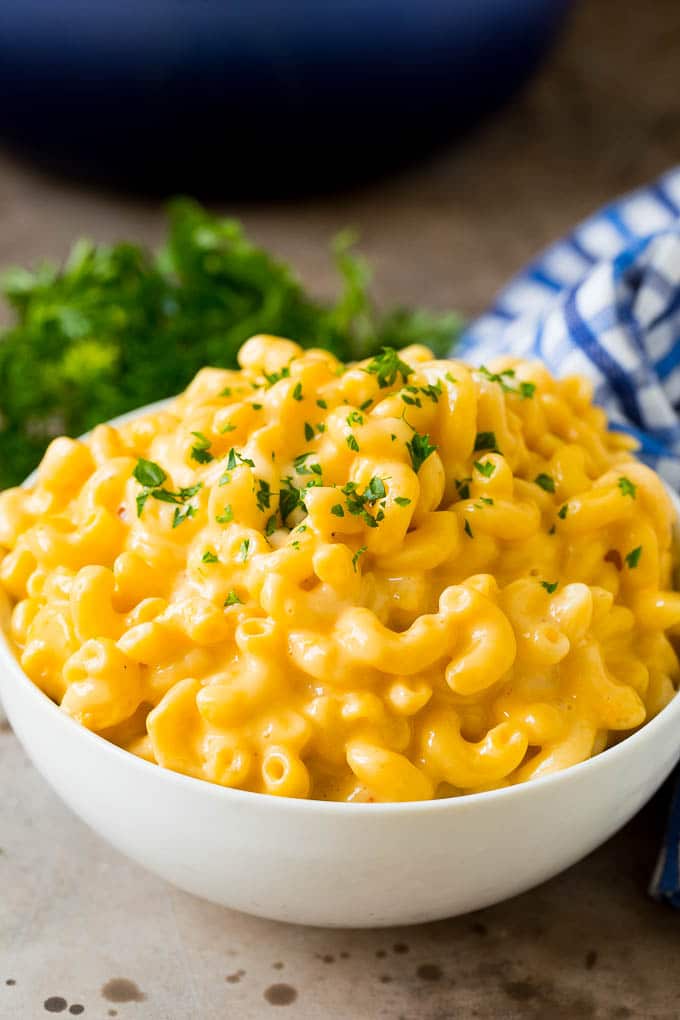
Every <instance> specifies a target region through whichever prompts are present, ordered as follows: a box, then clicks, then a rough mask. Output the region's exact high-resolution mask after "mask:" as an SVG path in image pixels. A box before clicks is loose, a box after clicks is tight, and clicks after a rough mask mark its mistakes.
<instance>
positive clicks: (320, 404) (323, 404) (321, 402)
mask: <svg viewBox="0 0 680 1020" xmlns="http://www.w3.org/2000/svg"><path fill="white" fill-rule="evenodd" d="M316 406H317V407H320V408H321V409H322V410H324V411H326V410H327V409H328V404H327V403H326V401H325V400H317V402H316Z"/></svg>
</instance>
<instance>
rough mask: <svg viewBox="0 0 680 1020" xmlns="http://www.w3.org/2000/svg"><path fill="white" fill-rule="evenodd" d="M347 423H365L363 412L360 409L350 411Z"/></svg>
mask: <svg viewBox="0 0 680 1020" xmlns="http://www.w3.org/2000/svg"><path fill="white" fill-rule="evenodd" d="M347 424H348V425H363V424H364V416H363V414H361V413H360V412H359V411H350V413H349V414H348V415H347Z"/></svg>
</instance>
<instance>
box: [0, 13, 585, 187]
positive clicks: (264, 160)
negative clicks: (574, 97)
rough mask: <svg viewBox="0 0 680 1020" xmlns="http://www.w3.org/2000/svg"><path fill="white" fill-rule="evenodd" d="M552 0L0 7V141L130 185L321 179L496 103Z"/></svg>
mask: <svg viewBox="0 0 680 1020" xmlns="http://www.w3.org/2000/svg"><path fill="white" fill-rule="evenodd" d="M569 6H570V0H137V2H134V3H133V2H132V0H0V137H2V138H4V139H5V141H6V142H8V143H10V144H12V145H13V146H15V147H18V148H19V149H22V150H24V151H25V152H27V153H29V154H31V155H32V156H34V157H38V158H39V159H41V160H42V161H45V162H48V163H50V164H52V165H53V166H56V167H58V168H60V169H62V170H65V171H67V172H70V173H71V172H77V173H80V174H84V175H87V176H89V177H92V178H95V179H98V180H104V181H109V182H116V183H123V184H126V185H128V186H130V187H134V188H136V189H139V188H142V189H149V188H151V189H152V190H153V191H155V192H159V191H160V192H168V191H173V190H175V189H177V188H182V189H184V190H198V191H206V190H208V189H210V190H214V189H215V188H217V189H219V190H221V191H222V192H224V193H233V192H234V191H235V190H239V191H243V190H244V189H246V190H249V191H252V192H254V193H263V192H267V193H274V192H285V191H290V190H291V188H294V189H296V190H301V189H309V188H310V187H321V188H326V187H331V186H337V185H341V184H347V183H350V182H353V181H357V180H360V179H362V178H365V177H366V176H368V175H369V174H372V173H374V172H375V171H378V170H384V169H387V168H391V167H393V166H395V165H397V164H402V163H404V162H406V161H409V160H411V159H413V158H414V157H418V156H420V155H421V154H422V153H423V152H424V151H426V150H428V149H430V148H431V147H432V146H433V145H435V144H437V143H440V142H442V141H445V140H447V139H450V138H451V137H452V136H454V135H456V134H457V133H459V132H460V131H462V130H464V129H465V128H466V127H468V126H469V125H470V124H471V123H473V122H475V121H476V120H478V119H479V117H480V116H481V115H482V114H484V113H485V112H487V111H488V110H489V109H491V108H493V107H494V106H497V105H498V104H499V103H500V102H501V101H502V100H504V99H505V98H507V97H508V96H509V95H510V94H511V93H512V92H513V91H514V90H515V89H516V88H517V87H518V85H519V84H521V82H522V81H523V80H524V79H525V78H526V77H527V76H528V75H529V74H530V73H531V71H532V70H533V69H534V68H535V66H536V64H537V62H538V60H539V58H540V56H541V54H542V53H543V52H544V50H545V48H546V47H547V46H548V45H549V43H550V42H551V41H552V39H553V38H554V36H555V33H556V30H557V28H558V27H559V25H560V24H561V22H562V20H563V16H564V14H565V12H566V10H567V8H568V7H569Z"/></svg>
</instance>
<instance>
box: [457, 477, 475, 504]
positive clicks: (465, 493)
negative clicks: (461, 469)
mask: <svg viewBox="0 0 680 1020" xmlns="http://www.w3.org/2000/svg"><path fill="white" fill-rule="evenodd" d="M471 481H472V479H471V478H456V489H457V490H458V498H459V499H469V498H470V482H471Z"/></svg>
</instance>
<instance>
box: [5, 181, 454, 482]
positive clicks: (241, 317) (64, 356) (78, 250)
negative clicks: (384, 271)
mask: <svg viewBox="0 0 680 1020" xmlns="http://www.w3.org/2000/svg"><path fill="white" fill-rule="evenodd" d="M169 219H170V224H169V236H168V239H167V243H166V245H165V246H164V247H163V249H162V250H161V251H160V252H159V253H158V254H153V253H151V252H149V251H147V250H145V249H144V248H141V247H139V246H137V245H133V244H130V243H121V244H116V245H113V246H108V245H94V244H92V243H91V242H89V241H79V242H77V243H76V244H75V246H74V248H73V250H72V252H71V254H70V256H69V258H68V260H67V261H66V263H65V264H64V265H63V267H61V268H57V267H55V266H51V265H45V266H42V267H41V268H39V269H38V270H37V271H35V272H29V271H28V270H26V269H12V270H9V271H8V272H6V273H5V274H4V276H3V277H2V279H1V280H0V286H1V288H2V291H3V293H4V295H5V297H6V298H7V300H8V301H9V303H10V305H11V306H12V308H13V310H14V312H15V316H16V322H15V325H14V326H12V327H11V328H10V329H8V330H7V331H6V332H5V333H4V335H2V336H0V488H2V487H5V486H8V485H12V484H16V483H17V482H19V481H20V480H21V479H22V478H23V477H25V475H26V474H27V473H28V472H29V471H30V470H31V469H32V468H33V467H34V466H35V465H36V463H37V462H38V460H39V459H40V457H41V455H42V453H43V451H44V449H45V447H46V445H47V443H48V442H49V441H50V439H51V438H53V437H54V436H55V435H58V434H61V433H66V434H69V435H78V434H80V433H81V432H84V431H86V430H87V429H89V428H91V427H92V426H93V425H95V424H97V423H98V422H102V421H105V420H107V419H108V418H112V417H114V416H115V415H117V414H121V413H123V412H124V411H128V410H132V409H133V408H135V407H139V406H141V405H143V404H147V403H150V402H151V401H154V400H159V399H160V398H162V397H167V396H171V395H172V394H174V393H177V392H179V391H180V390H181V389H182V388H183V387H184V386H186V384H187V383H188V382H189V381H190V379H191V378H192V376H193V375H194V374H195V373H196V372H197V371H198V369H199V368H201V366H203V365H218V366H224V367H228V368H229V367H234V366H235V364H236V352H237V351H238V348H239V347H240V345H241V344H242V343H243V341H244V340H246V339H247V338H248V337H249V336H251V335H252V334H254V333H260V332H264V333H274V334H279V335H282V336H288V337H291V338H293V339H295V340H297V341H298V342H299V343H301V344H302V345H303V346H306V347H309V346H323V347H327V348H329V349H330V350H332V351H333V352H334V353H335V354H337V355H338V356H339V357H340V358H342V359H343V360H353V359H357V358H364V357H366V356H368V355H370V354H373V353H375V352H376V351H378V350H380V348H382V347H383V346H387V347H402V346H405V345H406V344H409V343H417V342H420V343H426V344H428V345H429V346H430V347H432V348H433V349H434V350H435V351H436V352H437V353H439V354H444V353H446V352H447V351H448V350H449V348H450V347H451V344H452V342H453V341H454V340H455V338H456V335H457V334H458V332H459V330H460V324H461V323H460V319H459V317H458V316H457V315H455V314H441V315H435V314H432V313H430V312H427V311H424V310H422V309H404V308H396V309H392V310H389V311H387V312H384V313H381V312H378V311H377V310H376V308H375V306H374V304H373V302H372V300H371V298H370V294H369V284H370V271H369V269H368V267H367V264H366V263H365V261H364V260H363V259H362V258H361V257H360V256H358V255H356V254H355V253H354V251H353V243H354V239H353V238H352V237H351V235H348V234H343V235H341V236H340V237H339V238H337V239H336V241H335V244H334V256H335V260H336V264H337V267H338V270H339V273H340V277H341V282H342V289H341V293H340V296H339V298H338V300H337V301H336V302H335V303H334V304H324V303H322V302H320V301H317V300H315V299H314V298H312V297H311V296H310V295H309V294H308V293H307V292H306V291H305V290H304V288H303V287H302V285H301V284H300V283H299V281H298V280H297V278H296V277H295V275H294V274H293V272H292V271H291V269H290V268H289V267H288V266H286V265H285V264H283V263H282V262H280V261H278V260H276V259H274V258H273V257H272V256H271V255H270V254H269V253H268V252H267V251H265V250H264V249H262V248H258V247H257V246H256V245H255V244H253V243H252V241H250V240H249V239H248V238H247V237H246V235H245V234H244V232H243V229H242V228H241V226H240V225H239V224H238V223H237V222H236V221H234V220H230V219H217V218H215V217H214V216H211V215H210V213H208V212H207V211H206V210H205V209H203V208H202V207H201V206H199V205H197V204H196V203H195V202H191V201H189V200H177V201H175V202H173V203H172V204H171V206H170V209H169Z"/></svg>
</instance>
